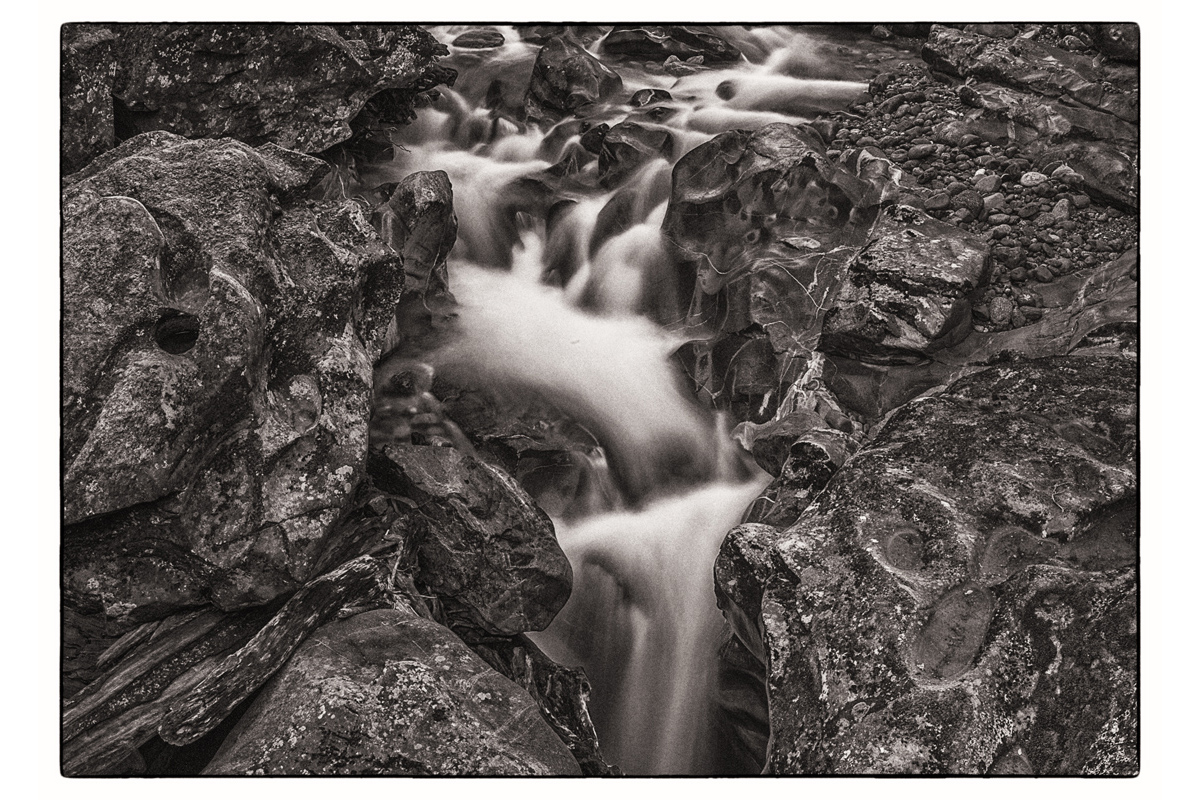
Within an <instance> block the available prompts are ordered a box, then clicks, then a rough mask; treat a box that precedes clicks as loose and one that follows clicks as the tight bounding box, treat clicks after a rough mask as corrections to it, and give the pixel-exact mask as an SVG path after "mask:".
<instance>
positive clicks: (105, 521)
mask: <svg viewBox="0 0 1200 800" xmlns="http://www.w3.org/2000/svg"><path fill="white" fill-rule="evenodd" d="M326 169H327V167H326V166H325V165H324V164H323V163H322V162H320V161H318V160H316V159H313V158H310V157H308V156H304V155H302V154H299V153H294V152H290V151H286V150H282V149H280V148H278V147H275V146H274V145H264V146H263V147H260V148H258V149H257V150H256V149H254V148H251V147H249V146H248V145H245V144H242V143H240V142H234V141H231V140H199V141H188V140H186V139H183V138H182V137H179V136H175V135H173V134H169V133H165V132H158V133H151V134H144V135H142V136H138V137H135V138H134V139H132V140H130V141H128V142H126V143H124V144H123V145H121V146H119V147H118V148H116V149H115V150H112V151H110V152H108V153H106V154H104V155H102V156H100V157H99V158H97V159H96V160H94V161H93V162H92V163H91V164H90V165H89V166H88V168H87V169H85V170H83V171H81V172H79V173H76V174H75V175H73V176H71V178H69V179H68V181H67V185H66V187H65V188H64V190H63V225H64V227H63V280H64V298H63V303H64V306H63V311H64V313H63V348H64V351H63V353H64V356H63V364H64V366H63V460H64V470H65V481H66V482H65V491H64V496H63V512H64V522H65V524H66V525H67V527H66V529H65V530H64V545H63V548H64V560H65V573H64V581H65V585H66V594H67V597H68V603H69V604H71V605H73V606H75V607H77V608H78V609H80V610H82V611H92V610H99V609H104V611H105V612H106V613H107V614H108V615H109V616H112V617H123V616H126V615H133V616H134V617H135V618H137V619H152V618H156V617H157V616H162V615H164V614H166V613H170V611H171V610H173V609H177V608H181V607H187V606H195V605H200V604H203V603H206V602H214V603H216V604H217V605H218V606H220V607H222V608H226V609H229V608H237V607H240V606H243V605H249V604H256V603H263V602H266V601H268V600H270V599H272V598H273V597H275V596H277V595H278V594H280V593H281V592H284V591H287V590H288V589H294V588H295V587H296V586H297V585H299V584H300V583H303V582H304V581H305V580H307V579H308V578H309V577H311V576H312V575H313V574H314V570H315V569H316V568H317V567H318V565H319V562H320V560H321V559H322V557H323V556H324V554H325V553H326V552H327V551H328V550H329V548H331V547H334V548H335V549H336V542H335V541H334V538H336V536H337V528H336V526H335V522H336V521H337V519H338V517H339V514H340V513H341V509H342V507H343V505H344V504H345V503H346V501H347V500H348V499H349V498H350V496H351V494H352V492H353V491H354V489H355V486H356V484H357V481H358V478H359V476H360V475H361V473H362V469H363V466H364V463H365V458H366V446H367V426H368V415H369V413H370V390H371V363H372V362H373V361H374V360H375V358H377V357H378V355H379V352H380V348H381V346H382V342H383V338H384V332H385V330H386V327H387V324H388V323H387V321H388V319H390V317H391V315H392V309H393V308H394V307H395V303H396V300H397V298H398V297H399V294H400V291H401V287H402V285H403V271H402V269H401V265H400V260H399V258H398V257H397V256H396V254H395V253H393V252H392V251H391V250H389V249H388V248H386V247H385V246H384V245H383V243H382V242H380V241H379V239H378V237H377V236H376V235H375V232H374V231H373V230H372V229H371V227H370V225H369V224H368V223H367V220H366V218H365V216H364V214H363V213H362V210H361V208H360V206H358V205H357V204H354V203H349V202H326V203H316V204H310V203H307V202H305V201H304V200H303V196H304V192H305V191H306V189H307V188H308V187H311V186H312V185H313V184H314V183H315V181H317V180H318V179H319V178H320V176H321V175H322V174H323V173H324V171H325V170H326Z"/></svg>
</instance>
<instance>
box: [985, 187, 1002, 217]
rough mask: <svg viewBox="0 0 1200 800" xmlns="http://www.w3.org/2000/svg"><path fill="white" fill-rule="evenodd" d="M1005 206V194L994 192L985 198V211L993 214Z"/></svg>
mask: <svg viewBox="0 0 1200 800" xmlns="http://www.w3.org/2000/svg"><path fill="white" fill-rule="evenodd" d="M1003 205H1004V194H1003V193H1002V192H992V193H991V194H989V195H987V196H985V197H984V198H983V210H984V211H987V212H988V213H991V212H992V211H995V210H996V209H998V208H1000V207H1002V206H1003Z"/></svg>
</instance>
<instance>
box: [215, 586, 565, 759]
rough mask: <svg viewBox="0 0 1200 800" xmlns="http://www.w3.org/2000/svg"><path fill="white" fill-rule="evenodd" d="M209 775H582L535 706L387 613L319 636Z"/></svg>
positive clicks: (456, 648) (467, 653)
mask: <svg viewBox="0 0 1200 800" xmlns="http://www.w3.org/2000/svg"><path fill="white" fill-rule="evenodd" d="M204 774H205V775H293V776H294V775H441V776H447V775H578V774H580V772H579V765H578V764H576V762H575V759H574V758H573V757H572V755H571V751H570V750H569V749H567V746H566V745H564V744H563V743H562V742H561V741H559V739H558V737H557V736H556V735H555V733H554V731H553V730H552V729H551V728H550V726H549V725H548V724H547V723H546V722H545V721H544V720H543V719H542V717H541V715H540V714H539V713H538V708H537V706H536V705H534V702H533V700H532V699H530V697H529V695H528V694H526V693H525V692H524V691H523V690H522V689H521V688H520V687H518V686H517V685H515V684H514V683H513V682H512V681H510V680H508V679H506V678H504V677H502V676H501V675H499V674H498V673H497V672H495V671H494V670H492V669H491V668H489V667H488V666H487V664H486V663H484V662H483V660H482V659H480V658H479V656H477V655H475V654H474V653H472V652H471V650H470V649H468V648H467V646H466V645H464V644H463V643H462V642H461V641H460V640H459V639H458V638H457V637H455V636H454V634H452V633H451V632H450V631H448V630H447V629H445V628H443V627H441V626H440V625H438V624H436V623H434V622H432V621H430V620H427V619H424V618H421V617H419V616H417V615H416V614H415V613H413V612H412V611H411V610H409V609H404V608H399V609H395V610H393V609H380V610H375V611H367V612H365V613H361V614H357V615H355V616H352V617H350V618H348V619H344V620H341V621H339V622H334V623H330V624H328V625H326V626H325V627H323V628H320V629H319V630H318V631H317V632H316V633H315V634H313V635H312V636H311V637H309V638H308V639H307V640H306V641H305V643H304V644H303V645H302V646H301V647H300V649H299V650H298V651H297V652H296V654H295V655H294V656H293V657H292V659H291V661H290V662H288V664H287V666H286V667H285V668H284V669H283V670H282V671H281V672H280V673H279V674H278V675H277V676H276V677H275V678H274V679H272V681H271V682H270V683H269V684H268V685H267V686H266V688H265V689H264V690H263V692H262V694H261V695H260V696H259V697H258V699H257V700H255V701H254V704H253V705H252V706H251V707H250V709H249V710H248V711H247V712H246V715H245V716H244V717H243V718H242V720H241V721H240V722H239V723H238V725H237V726H236V727H235V728H234V730H233V731H232V732H231V733H230V735H229V736H228V737H227V739H226V740H225V743H224V744H223V745H222V747H221V749H220V750H219V751H218V753H217V755H216V756H215V757H214V759H213V760H212V762H210V763H209V765H208V766H207V767H206V768H205V770H204Z"/></svg>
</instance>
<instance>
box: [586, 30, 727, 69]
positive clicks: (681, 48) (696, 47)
mask: <svg viewBox="0 0 1200 800" xmlns="http://www.w3.org/2000/svg"><path fill="white" fill-rule="evenodd" d="M600 49H601V50H602V51H603V52H605V53H611V54H614V55H621V56H628V57H631V58H639V59H646V60H654V61H662V60H665V59H667V58H669V57H671V56H674V57H675V58H676V59H678V60H680V61H688V60H689V59H693V58H695V57H697V56H700V57H701V58H702V59H703V63H704V64H710V65H711V64H731V63H734V62H737V61H741V60H742V54H741V51H739V50H738V49H737V48H736V47H734V46H733V45H731V44H730V43H729V42H727V41H725V40H724V39H722V38H721V37H720V36H718V35H717V34H715V33H713V32H712V31H711V29H709V28H707V27H705V26H702V25H687V26H684V25H617V26H615V27H614V28H613V29H612V30H611V31H609V33H608V35H607V36H605V37H604V39H602V40H601V42H600Z"/></svg>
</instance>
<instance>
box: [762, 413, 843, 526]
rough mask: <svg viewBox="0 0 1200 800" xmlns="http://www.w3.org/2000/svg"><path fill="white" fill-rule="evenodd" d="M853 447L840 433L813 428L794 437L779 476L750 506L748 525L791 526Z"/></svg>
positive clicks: (841, 432) (839, 466)
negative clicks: (755, 523) (752, 523)
mask: <svg viewBox="0 0 1200 800" xmlns="http://www.w3.org/2000/svg"><path fill="white" fill-rule="evenodd" d="M856 446H857V445H856V443H855V441H854V440H853V439H852V438H851V436H850V434H849V433H846V432H843V431H831V430H828V429H823V428H813V429H811V430H809V431H807V432H805V433H804V434H802V435H801V436H799V437H797V438H796V440H795V441H794V442H793V443H792V445H791V447H790V448H788V455H787V459H786V460H785V461H784V462H783V465H782V467H780V470H779V475H778V476H776V478H775V480H773V481H771V483H770V485H768V486H767V488H766V489H764V490H763V493H762V494H761V495H759V497H758V498H756V499H755V501H754V502H753V503H751V504H750V509H749V511H747V512H746V519H747V521H749V522H761V523H764V524H767V525H775V526H777V527H781V528H786V527H787V526H789V525H791V524H793V523H794V522H795V521H796V520H797V519H799V518H800V515H801V514H802V513H803V512H804V509H806V508H808V505H809V503H811V502H812V500H813V498H814V497H816V495H817V493H818V492H820V491H821V490H822V489H824V488H825V484H827V483H828V482H829V479H830V478H832V477H833V474H834V473H835V472H837V471H838V470H839V469H840V468H841V466H842V464H843V463H845V461H846V458H847V455H848V454H849V453H852V452H854V450H855V448H856Z"/></svg>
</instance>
